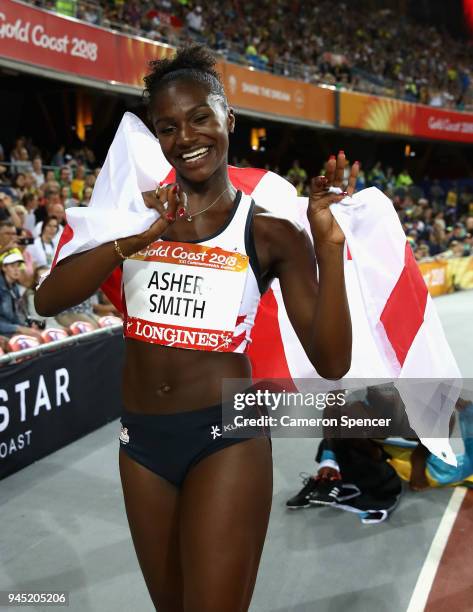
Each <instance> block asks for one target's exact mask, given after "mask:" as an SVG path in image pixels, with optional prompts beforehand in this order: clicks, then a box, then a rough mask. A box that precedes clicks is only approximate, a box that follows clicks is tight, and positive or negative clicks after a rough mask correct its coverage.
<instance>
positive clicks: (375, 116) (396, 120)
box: [362, 99, 416, 134]
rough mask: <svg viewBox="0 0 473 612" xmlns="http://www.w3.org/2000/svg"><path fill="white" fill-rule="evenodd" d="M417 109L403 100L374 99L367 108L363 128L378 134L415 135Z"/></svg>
mask: <svg viewBox="0 0 473 612" xmlns="http://www.w3.org/2000/svg"><path fill="white" fill-rule="evenodd" d="M415 114H416V109H415V106H414V104H409V103H407V102H402V101H401V100H386V99H379V100H376V99H373V100H371V101H370V103H369V104H368V106H367V108H366V115H365V117H364V119H363V126H362V127H363V128H365V129H368V130H374V131H376V132H391V133H395V134H414V121H415Z"/></svg>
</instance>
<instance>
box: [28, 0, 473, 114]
mask: <svg viewBox="0 0 473 612" xmlns="http://www.w3.org/2000/svg"><path fill="white" fill-rule="evenodd" d="M32 1H33V3H34V4H36V5H39V6H42V7H45V8H49V9H52V10H55V9H57V10H60V11H61V12H66V13H68V14H71V15H74V16H76V17H78V18H79V19H82V20H84V21H87V22H89V23H92V24H100V25H103V26H105V27H110V28H113V29H118V30H120V31H124V32H127V33H130V34H139V35H140V36H144V37H147V38H150V39H152V40H157V41H161V42H165V43H168V44H171V45H180V44H183V43H185V42H188V41H190V40H197V41H201V42H205V43H206V44H208V45H209V46H211V47H212V48H213V49H215V50H217V51H218V52H219V53H221V54H222V55H223V56H224V57H226V58H227V59H228V60H229V61H232V62H236V63H243V64H249V65H252V66H254V67H256V68H258V69H261V70H269V71H272V72H275V73H277V74H282V75H285V76H291V77H294V78H298V79H303V80H304V81H306V82H310V83H316V84H327V85H333V86H336V87H339V88H347V89H355V90H361V91H365V92H370V93H377V94H383V95H388V96H394V97H398V98H402V99H405V100H408V101H412V102H420V103H422V104H428V105H431V106H436V107H446V108H459V109H473V86H472V83H471V78H472V66H473V47H472V45H471V44H468V42H467V41H464V40H459V39H455V38H453V37H452V36H451V35H449V34H448V33H446V32H445V31H439V30H438V29H436V28H435V27H432V26H426V25H421V24H418V23H416V22H413V21H411V20H409V19H407V18H405V17H403V16H401V15H399V14H398V13H395V12H394V11H392V10H390V9H381V8H379V9H377V10H373V9H372V8H368V7H365V3H363V2H359V3H357V4H356V7H354V6H352V5H350V4H349V3H347V2H340V1H339V0H317V2H302V0H260V1H259V2H258V3H255V2H253V1H252V0H248V1H243V0H220V1H219V2H217V1H216V0H208V1H207V2H202V1H201V0H132V1H130V2H124V0H100V1H99V0H82V1H77V2H75V1H74V0H70V1H69V2H66V1H63V2H60V3H57V2H54V1H53V0H32Z"/></svg>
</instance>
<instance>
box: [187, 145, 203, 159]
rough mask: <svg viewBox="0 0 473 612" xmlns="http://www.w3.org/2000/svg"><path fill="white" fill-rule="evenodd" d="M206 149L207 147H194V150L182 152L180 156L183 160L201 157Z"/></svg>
mask: <svg viewBox="0 0 473 612" xmlns="http://www.w3.org/2000/svg"><path fill="white" fill-rule="evenodd" d="M208 150H209V148H208V147H202V148H201V149H196V150H195V151H192V153H183V154H182V157H183V158H184V159H185V160H188V159H189V160H190V159H197V158H201V157H203V156H204V155H205V154H206V153H207V151H208Z"/></svg>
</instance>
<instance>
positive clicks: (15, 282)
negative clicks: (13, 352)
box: [0, 253, 41, 341]
mask: <svg viewBox="0 0 473 612" xmlns="http://www.w3.org/2000/svg"><path fill="white" fill-rule="evenodd" d="M24 263H25V262H24V259H23V257H22V256H21V254H18V253H10V254H9V255H7V256H6V257H4V258H3V260H2V264H1V273H0V334H2V335H3V336H7V337H11V336H13V335H15V334H27V335H28V336H33V337H34V338H37V339H38V340H40V341H41V333H40V331H39V328H38V326H36V325H32V326H31V327H28V326H27V315H26V310H25V308H24V303H23V300H22V295H23V293H24V287H22V286H21V285H20V283H19V279H20V277H21V268H20V266H21V264H24Z"/></svg>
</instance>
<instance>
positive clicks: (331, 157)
mask: <svg viewBox="0 0 473 612" xmlns="http://www.w3.org/2000/svg"><path fill="white" fill-rule="evenodd" d="M331 159H337V158H336V157H335V155H331V156H330V157H329V158H328V160H329V161H330V160H331Z"/></svg>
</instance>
